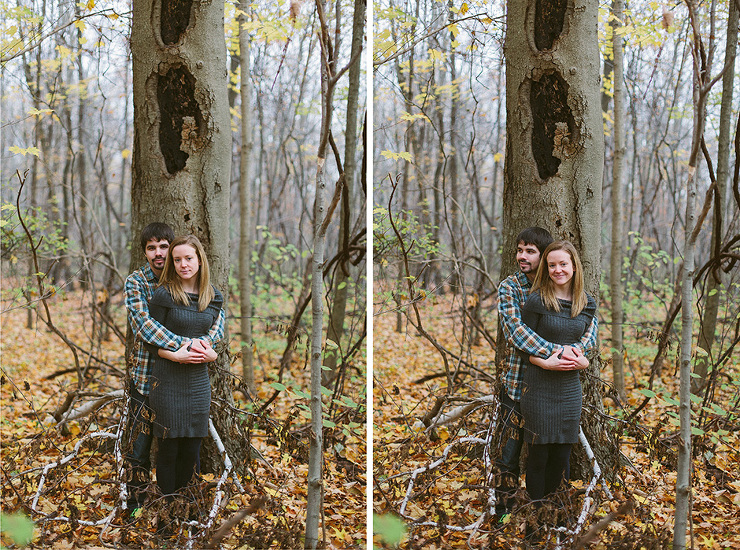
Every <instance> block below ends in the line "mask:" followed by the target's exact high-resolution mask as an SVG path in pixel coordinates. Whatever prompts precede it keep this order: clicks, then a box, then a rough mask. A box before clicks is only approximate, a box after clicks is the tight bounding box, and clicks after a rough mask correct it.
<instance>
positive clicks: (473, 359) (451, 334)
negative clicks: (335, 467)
mask: <svg viewBox="0 0 740 550" xmlns="http://www.w3.org/2000/svg"><path fill="white" fill-rule="evenodd" d="M419 309H420V316H421V319H422V323H423V327H424V329H425V330H426V331H427V332H428V333H429V334H430V335H431V336H432V337H434V338H435V339H436V340H437V341H438V343H439V344H441V345H442V346H444V347H445V348H446V349H448V350H452V351H453V352H455V353H456V354H458V355H460V356H461V357H462V358H463V359H464V360H465V361H466V363H467V365H465V364H463V365H462V366H461V371H463V372H466V373H468V374H467V375H466V376H465V377H464V378H463V381H462V383H461V384H460V385H459V387H458V389H457V391H456V393H455V396H454V397H455V398H456V399H457V401H456V402H453V403H452V404H451V405H450V406H448V407H447V408H446V409H443V410H450V409H453V408H454V407H455V406H457V405H460V404H461V403H462V402H463V401H464V400H465V399H466V398H476V397H481V396H483V395H490V394H492V393H493V392H494V389H493V385H492V383H491V381H490V380H489V379H487V378H486V377H485V376H480V375H477V376H476V369H479V370H481V371H484V372H490V373H494V351H493V348H492V346H491V345H489V344H488V343H487V342H486V340H485V339H483V338H481V339H480V344H479V345H475V346H473V347H472V348H471V349H469V350H468V349H466V347H465V346H464V345H463V344H461V342H463V339H462V338H461V331H462V323H461V322H460V320H459V319H460V314H459V310H460V307H459V304H458V303H455V302H454V301H453V299H452V298H451V297H448V296H445V295H443V296H441V297H440V296H435V297H434V298H429V297H428V298H427V299H426V300H424V301H422V302H420V303H419ZM483 311H484V312H486V313H484V326H486V327H490V329H489V330H490V333H491V334H494V335H495V327H496V324H495V313H494V311H495V308H494V307H492V304H488V305H487V307H483ZM404 323H405V324H404V326H403V330H402V331H401V332H400V333H399V332H396V315H395V314H394V313H384V314H381V315H376V317H375V319H374V331H373V332H374V345H373V378H374V393H373V418H374V428H373V429H374V433H373V462H374V479H373V487H374V512H375V514H376V519H377V518H379V517H388V516H391V515H393V516H397V515H399V512H400V509H401V507H402V506H403V505H405V508H404V514H403V515H404V516H405V517H404V522H403V524H404V525H403V526H402V528H403V529H404V530H405V534H404V536H403V542H402V543H401V544H400V548H429V549H432V548H481V549H482V548H502V549H504V548H520V547H522V548H523V547H525V546H524V531H525V524H526V522H527V520H528V519H529V520H530V521H531V520H532V513H531V506H529V505H528V504H527V499H526V492H525V490H524V488H523V483H524V480H523V479H522V481H521V484H522V486H521V488H520V491H519V495H518V496H519V499H518V502H519V505H518V506H517V507H515V510H514V513H513V514H512V515H511V516H509V517H508V518H507V519H505V521H504V522H502V523H499V522H498V520H494V521H490V520H488V519H485V521H483V522H482V524H481V526H480V529H477V530H474V529H471V528H467V529H466V528H465V527H469V526H471V525H472V524H474V523H475V522H476V521H477V520H479V519H481V517H482V515H483V513H484V509H485V508H486V506H485V504H486V500H487V494H488V493H487V489H488V486H487V485H486V469H485V461H484V458H483V456H482V455H483V453H482V448H483V447H484V446H482V445H475V444H472V443H465V440H463V439H462V438H465V437H468V438H469V437H476V436H477V437H480V438H485V436H486V433H487V429H488V427H489V426H490V423H491V418H492V416H493V411H494V407H492V406H484V407H479V408H477V409H476V410H475V411H472V412H470V413H469V414H468V415H467V416H465V417H464V418H462V419H461V420H458V421H456V422H454V423H451V424H448V425H444V426H442V427H440V428H437V429H436V430H434V431H433V432H426V431H424V429H423V425H422V424H421V422H420V419H421V418H423V417H424V416H425V415H426V414H427V413H428V412H429V411H430V410H431V409H432V408H433V406H434V404H435V401H436V399H437V398H438V397H441V396H443V395H444V394H445V393H446V390H447V382H446V377H445V375H444V372H445V370H444V366H443V361H442V358H441V355H440V354H439V352H438V351H437V350H436V349H435V348H434V347H433V346H432V344H430V342H429V341H428V340H427V339H425V338H423V337H421V336H419V334H418V333H417V331H416V330H415V329H414V327H413V326H411V324H410V323H408V321H406V320H405V319H404ZM600 332H601V341H602V344H601V345H602V351H601V353H602V359H604V365H605V366H604V369H603V371H602V377H603V378H606V379H610V378H611V371H610V361H607V356H608V355H610V352H609V351H608V349H607V347H606V345H605V344H604V338H605V336H607V335H608V329H607V328H605V324H604V322H603V319H601V330H600ZM650 337H651V334H650V332H649V331H644V330H643V331H641V332H640V331H638V332H629V333H628V334H627V335H626V340H629V339H630V338H631V341H627V344H626V345H627V357H628V367H629V374H628V377H627V385H628V399H627V403H626V405H625V410H618V409H617V408H616V407H615V403H614V402H613V401H612V400H610V399H605V400H604V406H605V408H606V412H607V413H608V414H609V415H611V416H613V417H614V419H615V421H616V419H625V418H627V416H628V414H629V413H630V412H631V411H632V410H634V409H635V408H636V407H637V406H638V405H639V404H641V403H642V402H643V400H644V399H645V398H646V396H651V397H653V399H651V400H650V402H649V403H648V405H647V406H646V407H645V408H644V409H643V410H642V411H641V412H640V413H639V414H638V415H637V417H636V419H635V420H633V421H631V422H630V423H628V424H626V425H625V424H622V425H625V426H626V428H625V429H624V430H623V431H622V434H621V436H620V447H621V452H622V453H623V454H624V456H625V457H626V459H627V460H628V461H629V465H626V466H625V467H622V468H621V469H620V471H619V472H618V482H615V483H613V484H611V485H610V489H611V493H612V495H613V497H614V498H613V500H609V499H608V498H605V493H604V491H603V489H601V487H600V486H597V488H596V490H595V491H594V492H593V493H591V494H590V496H593V497H594V498H595V503H596V504H595V505H594V508H595V509H594V510H593V512H594V513H593V515H591V516H589V519H588V520H587V521H586V523H585V525H584V526H583V528H582V529H581V531H580V533H579V535H578V536H571V537H570V539H566V538H563V539H562V540H561V541H560V543H561V546H560V548H573V547H576V546H575V542H577V541H578V540H579V538H580V537H582V536H583V535H584V534H585V533H586V532H587V531H588V530H589V528H590V527H592V526H593V525H594V524H596V523H597V522H598V521H599V520H600V519H602V518H604V517H605V516H606V515H607V514H609V513H614V514H615V515H614V516H613V517H614V521H612V522H611V523H610V524H609V525H608V527H606V528H602V529H600V530H598V532H597V533H596V536H595V537H593V538H592V539H590V541H589V542H588V544H586V545H585V546H583V547H588V548H597V549H607V548H608V549H614V548H620V549H621V548H630V549H631V548H634V549H636V550H637V549H662V548H670V547H671V545H672V537H673V518H674V504H675V492H676V488H675V484H676V464H677V459H676V457H677V448H676V440H677V430H678V428H677V420H676V413H677V409H678V407H677V406H676V405H677V401H676V400H677V399H678V377H677V375H676V372H675V368H676V366H675V365H676V362H675V360H674V359H675V358H671V357H669V360H668V365H667V366H666V367H664V371H663V376H662V378H659V379H658V380H656V382H655V384H654V385H653V391H650V390H647V389H646V384H647V378H648V375H649V372H650V366H651V365H652V359H653V356H654V354H655V350H656V349H657V344H656V343H655V342H651V341H650ZM461 350H462V351H461ZM673 353H675V349H674V350H673ZM737 359H738V358H737V355H736V356H735V358H734V364H731V363H728V364H726V365H725V370H724V371H723V372H724V382H723V383H722V384H721V385H718V386H717V387H716V391H715V395H714V399H713V403H708V404H705V405H706V408H705V409H704V410H703V412H704V415H703V423H702V425H701V426H702V428H703V429H701V428H697V430H698V431H697V432H696V436H695V437H694V440H693V444H694V450H695V453H694V455H695V456H694V460H693V477H692V486H693V504H692V512H691V520H692V522H691V523H692V525H691V527H692V529H693V546H692V547H693V548H714V549H721V548H740V468H739V466H738V465H739V464H740V451H739V449H740V435H739V432H738V428H739V427H740V426H738V416H737V406H738V398H739V396H740V392H739V391H738V390H739V387H740V364H738V360H737ZM470 365H472V367H473V368H470ZM455 367H456V363H455V362H454V361H451V367H450V368H451V369H454V368H455ZM435 374H437V375H438V376H436V377H431V376H432V375H435ZM430 377H431V378H430ZM694 408H695V411H694V415H693V416H694V418H696V417H697V416H698V414H697V411H696V409H698V408H699V405H696V404H695V405H694ZM625 462H626V461H625ZM430 465H433V466H434V469H427V468H428V467H429V466H430ZM422 470H423V471H422ZM414 472H415V476H412V473H414ZM412 478H413V481H414V484H413V486H411V485H410V481H411V480H412ZM522 478H523V476H522ZM586 484H587V482H586V483H584V482H583V481H573V482H572V483H571V489H570V491H569V492H568V495H567V499H568V500H567V503H566V504H561V510H560V514H565V516H569V520H570V523H569V525H571V526H572V522H573V519H574V518H577V517H578V516H579V514H580V513H581V510H582V508H583V500H584V487H585V485H586ZM626 503H629V506H630V509H629V511H628V512H627V513H617V511H618V510H619V508H620V506H621V505H623V504H626ZM561 517H562V516H561ZM545 523H547V521H545ZM550 523H553V522H552V521H551V522H550ZM383 525H384V526H387V525H388V523H386V522H385V521H384V522H383ZM390 525H394V524H393V522H392V521H391V522H390ZM384 528H387V527H384ZM374 530H375V536H374V539H375V543H376V545H377V546H378V547H383V548H390V547H392V546H391V545H388V544H387V542H386V541H388V540H389V539H390V540H398V539H397V538H396V537H397V536H398V532H397V531H398V529H397V528H396V527H394V528H393V529H391V530H392V531H393V534H392V535H391V536H390V537H389V536H387V535H385V534H379V531H382V530H383V528H380V529H379V528H375V529H374ZM548 540H549V542H548ZM548 544H549V546H548ZM556 544H557V539H556V538H554V536H553V537H551V538H550V539H547V537H545V539H544V540H543V541H540V543H539V545H537V546H534V547H537V548H545V547H550V548H555V547H556Z"/></svg>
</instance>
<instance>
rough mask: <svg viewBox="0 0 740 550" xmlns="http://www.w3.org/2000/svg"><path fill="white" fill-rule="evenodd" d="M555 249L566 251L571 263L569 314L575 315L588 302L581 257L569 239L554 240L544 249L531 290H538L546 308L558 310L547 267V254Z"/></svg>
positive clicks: (558, 305) (553, 285)
mask: <svg viewBox="0 0 740 550" xmlns="http://www.w3.org/2000/svg"><path fill="white" fill-rule="evenodd" d="M555 250H564V251H566V252H567V253H568V254H569V255H570V261H571V262H572V263H573V277H572V278H571V280H570V290H571V294H572V295H573V300H572V305H571V308H570V316H571V317H577V316H578V314H579V313H581V311H583V308H585V307H586V305H587V304H588V298H587V297H586V291H585V290H584V289H583V287H584V284H583V266H582V265H581V259H580V257H579V256H578V251H577V250H576V247H575V246H573V243H571V242H570V241H555V242H554V243H552V244H550V245H549V246H548V247H547V248H546V249H545V252H544V253H543V254H542V259H541V260H540V265H539V267H538V268H537V274H536V275H535V277H534V282H533V283H532V292H534V291H535V290H539V291H540V296H542V303H543V304H545V307H546V308H547V309H552V310H553V311H560V302H558V299H557V298H556V297H555V283H553V282H552V279H551V278H550V273H549V270H548V269H547V256H548V254H550V252H554V251H555Z"/></svg>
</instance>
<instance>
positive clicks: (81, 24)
mask: <svg viewBox="0 0 740 550" xmlns="http://www.w3.org/2000/svg"><path fill="white" fill-rule="evenodd" d="M75 27H77V28H78V29H80V30H81V31H84V30H85V27H86V25H85V22H84V21H83V20H82V19H78V20H77V21H75Z"/></svg>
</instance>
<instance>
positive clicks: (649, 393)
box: [638, 388, 658, 397]
mask: <svg viewBox="0 0 740 550" xmlns="http://www.w3.org/2000/svg"><path fill="white" fill-rule="evenodd" d="M638 391H639V392H640V393H641V394H642V395H644V396H645V397H655V396H656V395H658V394H657V393H655V392H654V391H653V390H649V389H647V388H640V389H639V390H638Z"/></svg>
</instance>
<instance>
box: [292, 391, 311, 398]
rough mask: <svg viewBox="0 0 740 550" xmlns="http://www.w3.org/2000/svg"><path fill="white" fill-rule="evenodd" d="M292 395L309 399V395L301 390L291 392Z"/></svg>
mask: <svg viewBox="0 0 740 550" xmlns="http://www.w3.org/2000/svg"><path fill="white" fill-rule="evenodd" d="M293 393H294V394H296V395H297V396H298V397H301V398H303V399H311V394H309V393H306V392H304V391H303V390H293Z"/></svg>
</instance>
